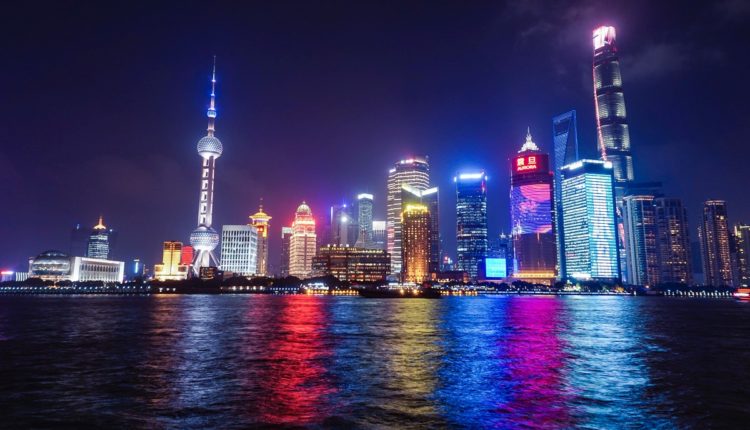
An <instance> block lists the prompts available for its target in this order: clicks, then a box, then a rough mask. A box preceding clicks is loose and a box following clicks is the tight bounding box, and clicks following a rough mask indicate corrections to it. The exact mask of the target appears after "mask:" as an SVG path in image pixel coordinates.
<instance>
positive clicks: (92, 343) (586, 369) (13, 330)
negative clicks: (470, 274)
mask: <svg viewBox="0 0 750 430" xmlns="http://www.w3.org/2000/svg"><path fill="white" fill-rule="evenodd" d="M0 333H2V337H0V401H2V403H3V404H10V405H12V406H11V407H10V408H5V409H6V411H5V417H4V422H5V423H6V424H8V423H10V424H11V425H15V426H17V427H29V426H38V427H45V426H54V425H67V426H76V425H77V424H81V423H87V424H94V425H99V426H120V427H122V426H128V427H148V428H206V427H223V428H238V427H246V426H254V425H270V426H280V425H281V426H316V427H317V426H323V427H331V426H336V427H344V428H349V427H398V428H442V427H452V428H455V427H465V428H476V427H494V428H518V427H523V428H571V427H576V428H644V427H645V428H675V427H678V428H685V427H689V428H690V427H692V428H704V427H706V426H715V427H733V426H734V425H735V423H738V422H742V420H746V419H748V418H750V417H749V416H748V414H747V412H746V408H745V402H746V399H748V398H749V397H750V389H749V388H748V387H749V386H750V372H748V370H747V366H746V365H735V366H732V365H731V363H733V362H734V363H748V362H750V345H749V344H748V338H750V306H747V305H746V304H741V303H735V302H732V301H722V300H713V301H711V300H705V301H701V300H679V299H666V298H632V297H565V298H559V297H477V298H446V299H442V300H419V299H413V300H412V299H409V300H387V299H386V300H375V299H372V300H368V299H361V298H358V297H336V298H331V297H314V296H286V297H276V296H156V297H106V296H102V297H78V298H74V297H8V296H3V297H0ZM718 363H723V365H719V364H718Z"/></svg>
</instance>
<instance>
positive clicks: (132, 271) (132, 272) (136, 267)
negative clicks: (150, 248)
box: [125, 258, 145, 280]
mask: <svg viewBox="0 0 750 430" xmlns="http://www.w3.org/2000/svg"><path fill="white" fill-rule="evenodd" d="M144 269H145V267H144V266H143V263H141V259H140V258H134V259H133V260H132V261H131V262H130V266H129V267H128V270H127V273H126V274H125V276H126V277H127V278H128V279H129V280H136V279H139V278H143V274H144Z"/></svg>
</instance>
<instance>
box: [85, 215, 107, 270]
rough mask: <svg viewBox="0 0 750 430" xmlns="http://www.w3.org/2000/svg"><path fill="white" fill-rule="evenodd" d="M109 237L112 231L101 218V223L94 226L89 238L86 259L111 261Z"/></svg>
mask: <svg viewBox="0 0 750 430" xmlns="http://www.w3.org/2000/svg"><path fill="white" fill-rule="evenodd" d="M109 236H110V230H108V229H107V227H106V226H105V225H104V219H103V217H101V216H100V217H99V223H97V224H96V225H95V226H94V230H93V231H92V232H91V235H90V236H89V241H88V245H87V249H86V257H89V258H98V259H101V260H109V252H110V243H109Z"/></svg>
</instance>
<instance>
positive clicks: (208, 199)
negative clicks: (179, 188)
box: [190, 56, 223, 275]
mask: <svg viewBox="0 0 750 430" xmlns="http://www.w3.org/2000/svg"><path fill="white" fill-rule="evenodd" d="M206 116H207V117H208V128H207V133H206V136H204V137H202V138H201V139H200V140H199V141H198V146H197V149H198V154H199V155H200V156H201V185H200V194H199V195H200V198H199V203H198V228H196V229H195V230H193V232H192V233H191V234H190V244H191V245H192V246H193V248H194V249H195V260H194V261H193V271H194V273H195V274H196V275H197V274H198V273H199V271H200V268H201V267H209V266H211V265H212V264H213V265H214V266H218V265H219V262H218V260H217V259H216V256H215V255H214V252H213V251H214V249H216V246H218V245H219V234H218V233H217V232H216V230H214V229H213V228H212V227H211V222H212V218H213V207H214V175H215V172H216V159H217V158H219V157H221V153H222V151H223V147H222V145H221V141H220V140H219V139H218V138H217V137H216V136H214V131H215V128H214V122H215V121H216V56H214V67H213V73H212V74H211V102H210V105H209V106H208V111H207V112H206Z"/></svg>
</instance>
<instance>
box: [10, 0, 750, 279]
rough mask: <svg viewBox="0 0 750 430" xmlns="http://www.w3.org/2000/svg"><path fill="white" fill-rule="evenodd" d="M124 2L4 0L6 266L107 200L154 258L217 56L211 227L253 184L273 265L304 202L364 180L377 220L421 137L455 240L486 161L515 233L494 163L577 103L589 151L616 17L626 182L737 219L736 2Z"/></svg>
mask: <svg viewBox="0 0 750 430" xmlns="http://www.w3.org/2000/svg"><path fill="white" fill-rule="evenodd" d="M20 3H28V4H24V5H21V4H20ZM102 3H105V2H102ZM130 3H134V4H130ZM135 3H136V2H122V3H121V4H119V5H116V6H113V5H109V4H106V5H105V4H99V3H92V4H88V5H87V4H83V3H82V2H70V3H67V2H55V3H52V2H50V3H49V4H45V3H38V2H14V3H13V4H9V5H5V7H4V14H3V15H4V17H5V19H4V20H3V26H2V27H1V28H0V32H1V33H2V38H0V40H2V41H3V42H2V44H3V49H2V52H3V58H4V65H3V67H2V69H0V76H1V77H2V82H3V84H4V85H3V93H4V99H5V102H4V103H2V104H1V105H0V109H1V112H0V118H2V120H0V124H2V138H0V192H1V195H2V196H3V199H2V206H3V209H2V211H1V212H0V213H2V221H3V222H2V223H0V229H2V230H1V231H0V233H1V234H0V238H1V239H0V240H1V241H2V242H0V244H1V246H0V267H2V268H5V267H10V268H16V269H17V270H26V269H27V268H28V266H27V264H26V260H27V258H28V257H30V256H34V255H37V254H38V253H40V252H42V251H44V250H46V249H60V250H63V251H68V249H69V246H70V230H71V228H72V226H73V224H74V223H76V222H81V223H83V224H85V225H86V226H87V227H93V225H94V224H95V223H96V220H97V217H98V216H99V215H100V214H103V215H104V220H105V224H106V225H107V226H110V227H113V228H115V229H116V230H118V231H119V239H118V248H117V249H116V251H115V255H114V257H116V258H117V259H132V258H134V257H140V258H142V259H143V260H144V261H145V262H146V263H147V264H148V265H149V266H151V265H152V264H153V263H155V262H157V261H158V259H159V258H160V253H161V244H162V242H163V241H164V240H182V241H185V242H187V239H188V235H189V234H190V232H191V231H192V230H193V229H194V228H195V226H196V223H197V208H198V186H199V175H200V157H199V156H198V154H197V153H196V151H195V144H196V142H197V141H198V139H199V138H200V137H202V136H204V135H205V128H206V117H205V111H206V107H207V104H208V94H209V78H210V68H211V58H212V56H213V55H214V54H215V55H216V56H217V68H218V88H217V98H218V100H217V107H218V119H217V123H216V128H217V133H216V135H217V137H219V138H220V139H221V140H222V142H223V144H224V155H223V156H222V157H221V158H220V159H219V160H218V163H217V174H216V179H217V183H216V204H215V207H214V226H215V227H216V229H217V230H220V228H221V225H222V224H243V223H246V222H247V217H248V215H249V214H251V213H254V212H255V211H256V210H257V207H258V201H259V198H260V197H264V198H265V203H266V209H267V212H268V213H269V214H270V215H271V216H273V220H272V230H271V234H272V237H273V241H272V243H271V256H270V261H271V264H272V266H273V268H274V269H275V268H276V267H277V265H278V259H279V243H280V240H279V236H280V228H281V226H282V225H286V224H288V223H289V222H290V221H291V219H292V217H293V212H294V209H295V208H296V206H297V205H298V204H299V203H300V202H301V201H302V200H303V199H304V200H307V202H308V203H309V204H310V206H311V208H312V210H313V213H314V214H315V215H317V217H318V220H319V223H322V222H324V219H325V214H326V213H327V208H328V207H329V206H330V205H331V204H332V203H336V202H340V201H341V200H342V199H352V198H353V197H354V196H355V195H356V193H358V192H366V191H367V192H373V193H374V194H375V213H376V218H378V219H384V218H385V188H386V175H387V171H388V169H389V167H390V166H391V165H392V164H393V163H394V162H395V161H396V160H398V159H400V158H402V157H405V156H409V155H419V154H426V155H428V156H429V157H430V164H431V168H432V178H433V182H434V183H435V184H436V185H438V186H440V188H441V194H440V198H441V205H442V206H441V214H440V216H441V233H442V237H443V241H444V249H445V250H447V251H448V252H449V253H451V254H452V255H454V254H455V213H454V212H455V190H454V188H453V187H452V185H453V183H452V177H453V175H454V173H455V172H456V170H458V169H462V168H484V169H486V171H487V172H488V174H489V176H490V180H489V183H488V190H489V191H488V201H489V216H490V233H491V234H492V235H493V236H494V235H496V234H498V233H499V232H500V230H501V229H504V230H505V231H506V232H507V231H508V230H509V228H508V225H509V223H510V220H509V218H510V215H509V207H508V205H509V202H508V191H509V180H508V166H507V163H508V158H509V157H510V156H511V155H512V154H513V153H514V152H515V151H518V149H519V148H520V146H521V144H522V143H523V140H524V136H525V133H526V127H527V126H529V127H531V132H532V135H533V136H534V140H535V141H536V143H537V144H538V145H539V146H540V147H541V148H542V149H543V150H545V151H550V150H551V140H552V136H551V118H552V117H553V116H554V115H556V114H559V113H562V112H564V111H567V110H570V109H576V110H577V111H578V127H579V135H580V141H579V143H580V150H581V153H582V155H584V156H590V157H593V156H595V154H596V144H595V140H594V138H595V134H594V127H595V121H594V116H593V97H592V83H591V62H592V45H591V31H592V29H593V28H595V27H596V26H598V25H602V24H608V25H613V26H615V27H616V29H617V43H618V46H619V49H620V54H621V66H622V74H623V83H624V90H625V101H626V105H627V110H628V117H629V123H630V130H631V141H632V146H633V156H634V162H635V173H636V180H637V181H662V182H663V183H664V190H665V192H666V194H668V195H672V196H676V197H680V198H683V199H684V200H685V202H686V203H687V204H688V208H689V221H690V223H691V226H690V227H691V234H692V235H693V237H692V239H693V240H695V227H697V225H698V220H699V214H700V207H701V206H700V205H701V202H702V201H703V200H705V199H708V198H718V199H726V200H727V201H728V208H729V215H730V222H740V221H744V222H750V201H748V199H747V198H746V197H747V178H748V171H747V168H748V167H747V166H748V160H749V159H750V141H749V140H748V136H750V120H748V117H749V115H750V107H748V100H750V90H749V88H750V86H748V85H747V82H746V78H747V74H748V70H750V67H749V66H750V65H749V64H748V48H747V47H748V42H749V41H750V40H748V39H750V37H749V35H748V30H747V28H748V22H749V20H750V4H749V3H748V2H744V1H741V0H730V1H723V2H700V3H699V2H695V3H696V4H692V5H690V4H689V3H684V2H674V4H673V5H669V4H667V2H653V1H632V0H631V1H624V2H614V1H613V2H603V1H584V2H541V1H517V2H509V3H507V4H502V3H500V2H496V1H492V2H480V1H472V2H461V1H456V2H432V1H430V2H418V1H407V2H403V1H402V2H396V1H394V2H377V3H376V2H371V3H369V2H340V3H339V2H320V3H318V2H312V1H305V2H299V3H294V2H288V1H282V2H264V3H261V2H257V3H253V4H245V5H239V4H238V3H239V2H226V3H214V2H198V3H186V2H179V3H175V4H173V5H169V4H166V3H162V2H138V4H135ZM547 3H549V4H547Z"/></svg>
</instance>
